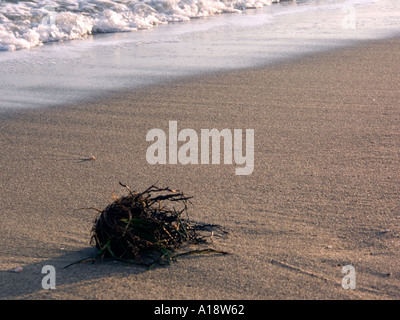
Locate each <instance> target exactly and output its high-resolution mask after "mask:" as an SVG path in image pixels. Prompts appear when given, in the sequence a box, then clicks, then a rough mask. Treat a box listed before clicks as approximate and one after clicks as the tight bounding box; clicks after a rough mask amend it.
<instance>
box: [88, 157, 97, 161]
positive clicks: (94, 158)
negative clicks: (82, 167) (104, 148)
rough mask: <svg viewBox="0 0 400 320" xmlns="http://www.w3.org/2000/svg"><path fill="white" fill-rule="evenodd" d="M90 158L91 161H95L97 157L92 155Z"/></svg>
mask: <svg viewBox="0 0 400 320" xmlns="http://www.w3.org/2000/svg"><path fill="white" fill-rule="evenodd" d="M88 160H89V161H92V160H93V161H94V160H96V157H94V156H91V157H90V158H88Z"/></svg>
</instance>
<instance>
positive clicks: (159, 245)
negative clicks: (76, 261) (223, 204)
mask: <svg viewBox="0 0 400 320" xmlns="http://www.w3.org/2000/svg"><path fill="white" fill-rule="evenodd" d="M120 185H121V186H123V187H125V188H126V189H127V190H128V192H129V193H128V194H127V195H126V196H122V197H120V198H116V197H114V201H113V202H112V203H111V204H109V205H108V206H107V207H106V208H105V209H104V210H98V209H96V210H98V211H99V212H100V214H99V216H98V217H96V218H95V220H94V223H93V227H92V231H91V243H92V244H93V245H95V247H96V248H97V249H98V250H99V251H98V253H97V255H96V257H95V259H94V260H97V259H103V258H105V257H110V258H112V259H114V260H119V261H125V262H130V263H136V264H141V265H145V266H147V267H151V266H153V265H154V264H155V263H163V262H168V263H170V262H171V261H172V260H175V259H176V257H178V256H181V255H187V254H203V253H220V254H226V253H227V252H223V251H218V250H214V249H210V248H207V249H202V250H190V251H187V252H182V253H178V254H174V252H175V251H176V249H178V248H180V247H181V246H182V245H183V244H184V243H191V244H204V243H207V242H208V239H211V241H212V237H213V235H214V232H215V231H216V230H218V231H220V232H219V233H220V234H221V233H222V234H227V232H226V231H224V230H223V229H222V228H221V227H220V226H218V225H213V224H204V223H191V222H190V221H189V217H188V213H187V209H188V202H189V200H190V199H191V198H192V197H186V196H185V195H184V194H183V193H182V192H180V191H177V190H173V189H170V188H158V187H156V186H154V185H153V186H151V187H149V188H147V189H146V190H145V191H143V192H134V191H132V190H131V189H130V188H129V187H128V186H126V185H124V184H121V183H120ZM204 232H208V233H209V235H208V236H206V235H204Z"/></svg>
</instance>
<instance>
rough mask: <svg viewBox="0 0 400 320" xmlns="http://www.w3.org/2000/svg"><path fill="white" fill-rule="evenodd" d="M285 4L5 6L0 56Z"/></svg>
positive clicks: (94, 0)
mask: <svg viewBox="0 0 400 320" xmlns="http://www.w3.org/2000/svg"><path fill="white" fill-rule="evenodd" d="M273 2H279V0H221V1H218V0H148V1H143V0H118V1H116V0H115V1H109V0H61V1H58V0H57V1H55V0H36V1H18V2H16V1H4V0H3V1H1V0H0V51H14V50H19V49H27V48H32V47H36V46H40V45H43V44H44V43H48V42H57V41H63V40H72V39H80V38H84V37H87V36H88V35H92V34H96V33H110V32H131V31H135V30H138V29H148V28H152V27H154V26H156V25H160V24H167V23H170V22H182V21H187V20H190V19H196V18H200V17H207V16H212V15H216V14H222V13H240V12H241V11H242V10H244V9H248V8H260V7H263V6H268V5H271V4H272V3H273Z"/></svg>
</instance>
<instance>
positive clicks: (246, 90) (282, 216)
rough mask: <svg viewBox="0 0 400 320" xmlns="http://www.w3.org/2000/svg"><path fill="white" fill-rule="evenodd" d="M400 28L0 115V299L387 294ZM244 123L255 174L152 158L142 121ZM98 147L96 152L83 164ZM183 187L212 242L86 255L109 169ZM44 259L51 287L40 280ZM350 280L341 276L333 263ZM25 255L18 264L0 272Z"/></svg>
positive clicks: (112, 178)
mask: <svg viewBox="0 0 400 320" xmlns="http://www.w3.org/2000/svg"><path fill="white" fill-rule="evenodd" d="M399 52H400V40H398V39H395V40H385V41H377V42H372V43H365V44H363V45H359V46H357V47H355V48H347V49H342V50H337V51H334V52H329V53H323V54H318V55H315V56H308V57H303V58H298V59H296V60H292V61H289V62H285V63H281V64H278V65H275V66H268V67H265V68H254V69H249V70H244V71H243V70H241V71H232V72H226V73H219V74H211V75H207V76H201V77H192V78H188V79H185V80H182V81H178V82H171V83H165V84H162V85H158V86H152V87H148V88H142V89H137V90H131V91H124V92H115V94H113V95H110V96H109V97H108V98H101V99H98V100H97V101H95V100H93V101H91V102H90V103H89V102H88V103H81V104H76V105H72V106H66V107H63V108H49V109H40V110H25V111H20V112H16V113H14V114H3V115H2V119H1V121H0V130H1V139H0V146H1V150H2V152H1V153H0V164H1V171H0V179H1V184H0V235H1V240H0V241H1V242H0V245H1V250H0V282H1V284H2V286H1V290H0V298H1V299H398V298H399V297H400V281H399V277H400V269H399V267H398V262H399V252H400V251H399V247H400V221H399V219H400V216H399V209H400V201H399V199H400V176H399V168H400V161H399V160H400V158H399V157H400V136H399V135H400V128H399V123H400V109H399V105H400V96H399V92H400V74H399V72H398V71H399V65H400V54H399ZM172 120H175V121H177V124H178V131H179V130H181V129H184V128H191V129H194V130H195V131H196V132H200V130H201V129H212V128H217V129H219V130H222V129H224V128H228V129H231V130H233V129H254V132H255V139H254V143H255V146H254V159H255V165H254V171H253V173H252V174H251V175H244V176H237V175H235V170H234V169H235V166H234V165H225V164H220V165H215V164H214V165H213V164H210V165H205V164H197V165H186V166H185V165H182V164H176V165H172V164H166V165H150V164H148V162H147V161H146V150H147V148H148V147H149V146H150V145H151V142H148V141H146V134H147V132H148V131H149V130H151V129H153V128H161V129H163V130H164V131H165V132H168V121H172ZM90 156H95V157H96V160H95V161H81V160H82V159H87V158H89V157H90ZM120 181H121V182H123V183H125V184H128V185H129V186H131V187H132V188H134V189H137V190H142V189H144V188H146V187H148V186H150V185H151V184H157V185H159V186H169V187H171V188H174V189H179V190H182V191H183V192H184V193H185V194H187V195H191V196H194V199H193V201H192V205H191V206H190V207H189V213H190V217H191V219H193V220H197V221H203V222H207V223H216V224H220V225H223V226H224V227H225V228H226V229H227V230H228V231H229V236H228V237H227V238H218V237H216V238H215V239H214V242H213V243H212V244H211V247H213V248H216V249H220V250H225V251H229V252H230V253H231V254H230V255H225V256H218V255H208V256H187V257H181V258H179V259H178V261H177V262H176V263H173V264H172V265H171V266H168V267H157V268H154V269H152V270H149V271H145V269H143V268H141V267H137V266H131V265H126V264H123V263H120V262H103V263H100V264H88V263H85V264H78V265H74V266H71V267H69V268H66V269H63V266H66V265H68V264H69V263H71V262H74V261H76V260H79V259H82V258H85V257H88V256H90V255H92V254H93V253H94V252H95V250H94V249H93V248H92V247H90V245H89V239H90V229H91V227H92V221H93V218H94V217H95V215H96V212H94V211H90V210H77V209H79V208H85V207H97V208H104V207H105V206H106V205H107V204H108V203H109V202H110V201H111V195H112V193H113V192H114V193H115V194H117V195H122V194H124V189H122V188H121V187H120V186H119V184H118V183H119V182H120ZM44 265H52V266H54V267H55V268H56V271H57V273H56V274H57V276H56V289H55V290H44V289H42V286H41V281H42V278H43V276H44V274H42V273H41V270H42V267H43V266H44ZM346 265H352V266H354V268H355V271H356V289H354V290H351V289H348V290H345V289H343V288H342V285H341V283H342V278H343V276H344V274H342V273H341V270H342V267H343V266H346ZM18 266H22V267H23V271H22V272H20V273H14V272H11V270H13V269H14V268H16V267H18Z"/></svg>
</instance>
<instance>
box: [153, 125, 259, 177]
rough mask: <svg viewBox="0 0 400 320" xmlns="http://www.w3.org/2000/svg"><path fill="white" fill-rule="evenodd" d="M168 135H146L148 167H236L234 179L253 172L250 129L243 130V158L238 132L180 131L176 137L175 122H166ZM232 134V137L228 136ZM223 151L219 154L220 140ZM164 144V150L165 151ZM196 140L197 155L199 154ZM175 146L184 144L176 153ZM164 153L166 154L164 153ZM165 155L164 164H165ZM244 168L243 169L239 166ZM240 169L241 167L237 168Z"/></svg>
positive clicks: (252, 137)
mask: <svg viewBox="0 0 400 320" xmlns="http://www.w3.org/2000/svg"><path fill="white" fill-rule="evenodd" d="M168 124H169V126H168V135H167V134H166V133H165V132H164V130H162V129H158V128H154V129H151V130H149V131H148V132H147V135H146V141H153V142H154V143H152V144H151V145H150V146H149V147H148V148H147V151H146V160H147V162H148V163H149V164H152V165H155V164H167V163H168V164H178V162H179V163H180V164H182V165H187V164H199V163H200V164H210V140H211V148H212V150H211V163H212V164H221V155H222V153H223V158H224V164H232V163H233V161H234V162H235V164H236V166H237V167H236V168H235V174H236V175H250V174H252V173H253V170H254V129H246V137H245V142H246V154H245V155H243V130H242V129H233V130H230V129H222V130H218V129H215V128H214V129H201V130H200V139H199V135H198V133H197V132H196V130H194V129H189V128H186V129H182V130H180V131H179V133H178V122H177V121H169V123H168ZM232 131H233V133H232ZM222 138H223V150H222V152H221V139H222ZM167 140H168V148H167ZM199 140H200V152H199ZM178 142H184V144H182V145H181V146H180V147H179V149H178ZM167 151H168V152H167ZM167 153H168V162H167ZM243 165H244V166H243ZM238 166H241V167H238Z"/></svg>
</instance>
